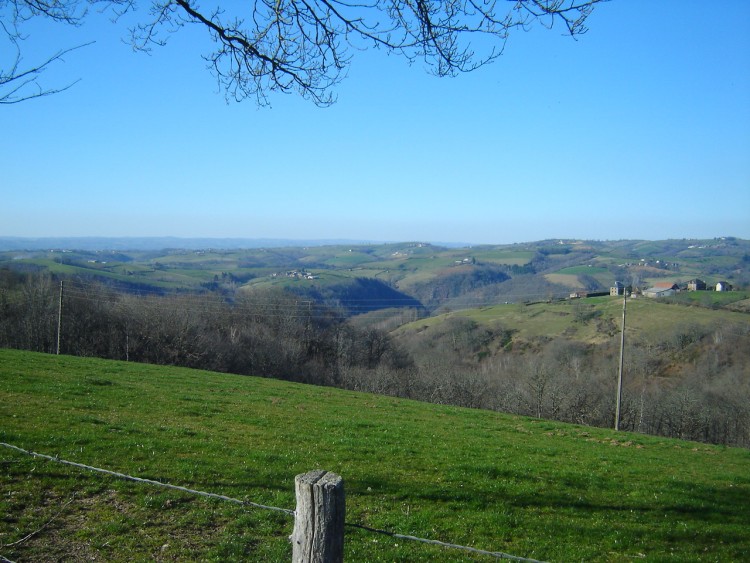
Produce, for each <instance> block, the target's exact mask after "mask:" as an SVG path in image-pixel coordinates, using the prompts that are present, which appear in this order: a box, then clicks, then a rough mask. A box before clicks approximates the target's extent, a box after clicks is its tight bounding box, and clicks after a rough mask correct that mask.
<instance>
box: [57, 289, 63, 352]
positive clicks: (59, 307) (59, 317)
mask: <svg viewBox="0 0 750 563" xmlns="http://www.w3.org/2000/svg"><path fill="white" fill-rule="evenodd" d="M62 301H63V281H62V280H60V300H59V302H58V305H57V355H58V356H59V355H60V332H62Z"/></svg>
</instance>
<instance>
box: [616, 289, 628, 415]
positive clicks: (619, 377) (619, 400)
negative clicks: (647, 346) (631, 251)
mask: <svg viewBox="0 0 750 563" xmlns="http://www.w3.org/2000/svg"><path fill="white" fill-rule="evenodd" d="M627 302H628V290H627V288H626V287H624V286H623V288H622V330H621V331H620V370H619V372H618V373H617V407H616V408H615V430H619V429H620V405H621V404H622V369H623V365H624V363H625V362H624V360H625V305H626V303H627Z"/></svg>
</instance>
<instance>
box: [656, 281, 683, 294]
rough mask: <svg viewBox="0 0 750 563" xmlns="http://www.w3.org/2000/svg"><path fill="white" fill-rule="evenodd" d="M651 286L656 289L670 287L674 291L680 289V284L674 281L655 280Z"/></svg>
mask: <svg viewBox="0 0 750 563" xmlns="http://www.w3.org/2000/svg"><path fill="white" fill-rule="evenodd" d="M653 287H654V288H657V289H671V290H673V291H675V292H677V291H680V286H679V285H677V284H676V283H674V282H657V283H655V284H654V285H653Z"/></svg>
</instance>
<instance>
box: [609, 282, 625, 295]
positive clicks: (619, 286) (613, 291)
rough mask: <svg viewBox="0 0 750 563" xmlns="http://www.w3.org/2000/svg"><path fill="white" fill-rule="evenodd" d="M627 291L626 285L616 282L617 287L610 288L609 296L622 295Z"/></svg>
mask: <svg viewBox="0 0 750 563" xmlns="http://www.w3.org/2000/svg"><path fill="white" fill-rule="evenodd" d="M624 291H625V284H623V283H622V282H618V281H616V282H615V285H613V286H612V287H610V288H609V294H610V295H622V294H623V292H624Z"/></svg>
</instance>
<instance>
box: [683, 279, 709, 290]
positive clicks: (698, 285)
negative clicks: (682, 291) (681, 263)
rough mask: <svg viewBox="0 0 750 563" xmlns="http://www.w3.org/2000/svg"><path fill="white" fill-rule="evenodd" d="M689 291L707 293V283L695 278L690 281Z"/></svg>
mask: <svg viewBox="0 0 750 563" xmlns="http://www.w3.org/2000/svg"><path fill="white" fill-rule="evenodd" d="M687 288H688V291H705V290H706V282H704V281H703V280H699V279H698V278H695V279H694V280H690V281H689V282H688V284H687Z"/></svg>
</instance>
